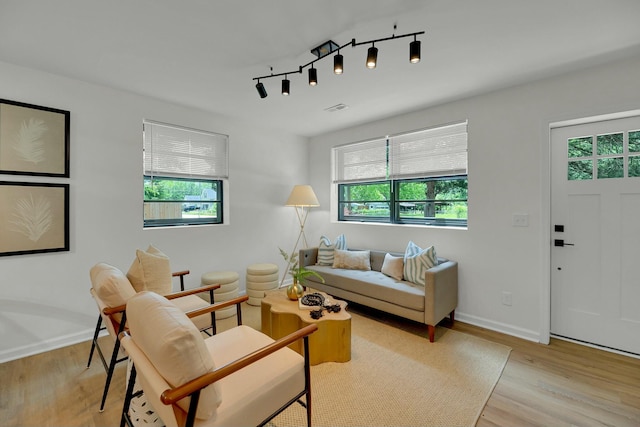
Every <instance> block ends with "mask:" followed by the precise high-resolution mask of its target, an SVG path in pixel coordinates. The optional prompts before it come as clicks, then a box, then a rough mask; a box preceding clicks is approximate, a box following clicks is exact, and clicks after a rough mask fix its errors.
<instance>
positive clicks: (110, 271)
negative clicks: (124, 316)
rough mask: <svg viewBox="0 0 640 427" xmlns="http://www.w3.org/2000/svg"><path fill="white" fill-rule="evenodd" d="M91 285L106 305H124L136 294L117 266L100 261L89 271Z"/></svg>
mask: <svg viewBox="0 0 640 427" xmlns="http://www.w3.org/2000/svg"><path fill="white" fill-rule="evenodd" d="M89 276H90V277H91V286H93V289H94V290H95V292H96V294H97V295H98V297H99V298H100V299H101V300H102V302H103V303H104V304H105V305H106V306H107V307H118V306H120V305H125V304H126V303H127V301H128V300H129V298H131V297H132V296H134V295H135V294H136V291H135V289H133V286H131V283H130V282H129V280H127V277H126V276H125V275H124V273H122V271H120V270H119V269H118V268H116V267H114V266H112V265H109V264H106V263H104V262H100V263H98V264H96V265H94V266H93V267H91V270H90V271H89Z"/></svg>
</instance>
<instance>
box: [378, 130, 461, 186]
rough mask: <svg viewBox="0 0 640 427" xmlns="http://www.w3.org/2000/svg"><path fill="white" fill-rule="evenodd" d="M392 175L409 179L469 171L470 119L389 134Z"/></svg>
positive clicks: (395, 177)
mask: <svg viewBox="0 0 640 427" xmlns="http://www.w3.org/2000/svg"><path fill="white" fill-rule="evenodd" d="M389 147H390V156H389V157H390V163H391V164H390V178H391V179H409V178H423V177H429V176H451V175H465V174H466V173H467V122H466V121H465V122H462V123H455V124H451V125H446V126H439V127H436V128H431V129H425V130H421V131H418V132H412V133H407V134H402V135H397V136H392V137H390V138H389Z"/></svg>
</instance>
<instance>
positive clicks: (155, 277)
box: [127, 245, 173, 295]
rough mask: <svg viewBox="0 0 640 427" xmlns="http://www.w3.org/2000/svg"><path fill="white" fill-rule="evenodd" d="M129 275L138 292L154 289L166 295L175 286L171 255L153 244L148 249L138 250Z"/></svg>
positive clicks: (153, 290)
mask: <svg viewBox="0 0 640 427" xmlns="http://www.w3.org/2000/svg"><path fill="white" fill-rule="evenodd" d="M127 277H128V278H129V280H130V281H131V284H132V285H133V287H134V289H135V290H136V291H138V292H141V291H152V292H156V293H158V294H160V295H166V294H168V293H170V292H171V291H172V288H173V285H172V283H171V281H172V276H171V266H170V264H169V257H167V256H166V255H165V254H163V253H162V252H161V251H160V250H159V249H157V248H155V247H154V246H153V245H149V247H148V248H147V250H146V251H142V250H140V249H137V250H136V258H135V259H134V260H133V262H132V263H131V267H129V271H128V272H127Z"/></svg>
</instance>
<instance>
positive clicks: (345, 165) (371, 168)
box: [333, 138, 388, 183]
mask: <svg viewBox="0 0 640 427" xmlns="http://www.w3.org/2000/svg"><path fill="white" fill-rule="evenodd" d="M333 153H334V167H333V170H334V177H333V182H334V183H347V182H362V181H376V180H384V179H387V175H388V173H387V139H386V138H383V139H375V140H371V141H364V142H357V143H355V144H348V145H342V146H339V147H334V149H333Z"/></svg>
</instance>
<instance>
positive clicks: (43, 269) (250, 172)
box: [0, 62, 308, 362]
mask: <svg viewBox="0 0 640 427" xmlns="http://www.w3.org/2000/svg"><path fill="white" fill-rule="evenodd" d="M0 98H4V99H10V100H15V101H21V102H26V103H31V104H36V105H43V106H47V107H53V108H59V109H64V110H69V111H71V178H70V179H57V178H34V177H25V176H17V175H0V180H5V181H39V182H65V183H69V184H70V186H71V192H70V201H71V209H70V210H71V212H70V215H71V230H70V231H71V238H70V243H71V250H70V252H59V253H50V254H37V255H22V256H9V257H0V336H2V339H1V340H0V362H2V361H6V360H10V359H14V358H18V357H22V356H25V355H27V354H31V353H35V352H40V351H45V350H48V349H51V348H55V347H60V346H63V345H67V344H70V343H73V342H77V341H83V340H88V339H89V338H90V337H91V334H92V331H93V328H94V326H95V321H96V319H97V308H96V306H95V303H94V302H93V300H92V298H91V297H90V294H89V288H90V281H89V269H90V268H91V266H92V265H94V264H95V263H97V262H100V261H104V262H108V263H110V264H113V265H115V266H117V267H119V268H120V269H122V270H123V271H124V272H126V271H127V270H128V268H129V266H130V264H131V262H132V260H133V257H134V256H135V250H136V248H146V247H147V246H148V245H149V244H150V243H153V244H154V245H156V246H157V247H158V248H160V249H161V250H162V251H164V252H165V253H166V254H167V255H168V256H169V257H170V259H171V266H172V268H173V269H174V270H178V269H189V270H191V274H190V276H188V279H187V286H188V287H193V286H196V285H197V284H199V280H200V275H201V274H202V273H203V272H205V271H209V270H234V271H237V272H238V273H239V274H240V279H241V280H240V282H241V283H240V286H241V287H242V289H241V292H242V293H244V286H245V285H244V276H245V269H246V267H247V265H249V264H251V263H255V262H274V263H277V264H279V265H280V270H281V272H282V271H283V270H284V267H285V264H284V263H283V261H282V259H281V257H280V255H279V253H278V249H277V248H278V246H282V247H287V246H290V245H292V242H294V241H295V238H296V236H297V222H296V221H297V220H296V219H295V214H294V212H293V210H292V209H291V208H286V207H284V206H283V205H284V202H285V201H286V199H287V197H288V195H289V192H290V191H291V188H292V186H293V185H294V184H301V183H306V182H307V180H308V175H307V174H308V172H307V167H306V161H307V147H306V144H305V142H306V139H304V138H300V137H297V136H294V135H290V134H284V133H281V132H275V131H270V130H268V129H260V128H256V127H254V126H251V125H249V124H247V123H240V122H236V121H233V120H230V119H228V118H224V117H220V116H216V115H213V114H210V113H206V112H203V111H199V110H194V109H189V108H185V107H182V106H178V105H172V104H169V103H166V102H163V101H159V100H157V99H151V98H146V97H142V96H137V95H133V94H130V93H126V92H121V91H117V90H112V89H109V88H106V87H100V86H96V85H91V84H87V83H84V82H81V81H77V80H71V79H67V78H62V77H59V76H55V75H51V74H46V73H42V72H39V71H36V70H32V69H26V68H21V67H16V66H14V65H11V64H7V63H2V62H0ZM143 118H147V119H152V120H158V121H162V122H167V123H173V124H177V125H181V126H187V127H192V128H196V129H204V130H209V131H214V132H219V133H225V134H228V135H230V144H229V145H230V180H229V189H230V191H229V202H230V204H229V206H230V216H229V224H228V225H223V226H202V227H191V228H170V229H153V230H143V229H142V194H143V191H142V120H143ZM271 164H275V165H276V167H272V166H271ZM283 164H286V165H290V167H286V168H283V167H280V166H278V165H283ZM176 285H177V283H176Z"/></svg>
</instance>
